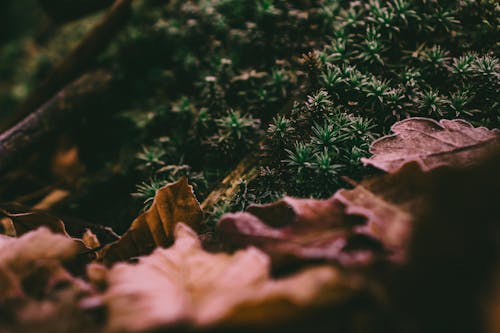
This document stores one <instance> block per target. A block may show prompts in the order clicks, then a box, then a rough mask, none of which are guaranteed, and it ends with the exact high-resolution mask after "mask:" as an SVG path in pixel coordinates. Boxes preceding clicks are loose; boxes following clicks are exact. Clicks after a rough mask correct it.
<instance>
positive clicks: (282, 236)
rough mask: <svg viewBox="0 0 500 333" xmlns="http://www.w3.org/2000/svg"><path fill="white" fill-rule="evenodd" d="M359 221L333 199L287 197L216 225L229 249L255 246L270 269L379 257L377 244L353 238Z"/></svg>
mask: <svg viewBox="0 0 500 333" xmlns="http://www.w3.org/2000/svg"><path fill="white" fill-rule="evenodd" d="M361 223H363V219H361V218H359V217H358V216H355V215H348V214H346V212H345V209H344V205H343V203H342V202H340V201H339V200H337V198H335V197H332V198H330V199H328V200H314V199H295V198H290V197H286V198H284V199H282V200H280V201H278V202H276V203H273V204H269V205H254V206H250V207H249V208H248V211H247V212H245V213H233V214H226V215H224V216H223V217H222V218H221V220H220V221H219V223H218V225H217V227H218V231H219V232H220V234H221V238H222V241H223V242H224V243H225V244H226V245H229V246H230V247H231V248H242V247H245V246H247V245H254V246H257V247H259V248H260V249H262V250H263V251H265V252H266V253H268V254H269V255H270V256H271V257H272V259H273V265H275V266H278V267H280V266H283V265H287V264H289V263H294V262H296V261H319V260H327V261H336V262H339V263H341V264H343V265H364V264H367V263H371V262H372V261H373V260H374V259H376V257H378V256H379V255H381V254H382V251H381V250H382V248H381V246H380V244H379V243H378V242H377V241H376V240H374V239H371V238H368V237H364V236H363V235H360V234H356V233H355V229H354V227H355V226H356V225H359V224H361Z"/></svg>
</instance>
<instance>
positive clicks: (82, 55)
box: [0, 0, 132, 131]
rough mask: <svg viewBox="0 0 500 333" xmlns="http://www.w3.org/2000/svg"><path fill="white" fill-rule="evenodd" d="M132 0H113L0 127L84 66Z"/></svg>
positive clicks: (120, 22)
mask: <svg viewBox="0 0 500 333" xmlns="http://www.w3.org/2000/svg"><path fill="white" fill-rule="evenodd" d="M131 2H132V0H116V1H115V3H114V4H113V6H112V7H111V9H110V10H109V12H108V13H107V14H106V16H105V17H104V18H103V19H102V20H101V21H100V22H99V23H98V24H97V25H96V26H95V27H94V28H93V29H92V30H91V31H90V32H89V33H88V34H87V35H86V36H85V37H84V38H83V39H82V41H81V42H80V43H79V44H78V46H77V47H76V48H75V49H74V50H73V51H72V52H71V53H70V54H69V55H68V56H67V57H66V58H65V59H64V60H63V61H62V62H61V63H59V64H58V65H57V66H56V67H55V68H54V69H53V70H52V72H51V73H50V74H49V76H48V77H47V78H46V79H45V80H44V81H43V82H42V83H41V84H40V85H39V86H38V87H37V88H36V89H35V90H34V91H33V92H32V93H31V94H30V95H28V97H27V98H26V100H25V101H24V102H23V103H22V105H21V106H20V107H19V109H18V110H17V111H16V112H14V113H13V115H12V116H11V117H10V118H7V119H5V120H3V123H2V124H1V125H0V131H3V130H5V129H6V128H8V127H9V126H12V125H13V124H14V123H16V122H18V121H19V120H21V119H22V118H24V117H26V116H27V115H28V114H29V113H30V112H32V111H33V110H34V109H36V108H38V107H40V105H42V104H43V103H44V102H46V101H47V100H49V98H51V97H52V96H53V95H54V94H55V93H56V92H57V91H59V90H60V89H61V88H62V87H63V86H64V85H66V84H68V83H69V82H70V81H71V80H74V79H75V77H76V76H77V75H78V74H80V73H81V72H82V71H83V70H85V69H86V68H87V66H88V65H89V63H91V61H92V60H94V59H95V57H96V56H97V55H98V54H99V53H100V52H101V51H102V50H103V49H104V47H105V46H106V45H107V44H108V43H109V41H110V40H111V39H112V38H113V36H114V35H115V33H116V32H117V31H118V30H119V28H121V26H122V25H123V24H124V22H125V21H126V19H127V17H128V16H129V13H130V4H131Z"/></svg>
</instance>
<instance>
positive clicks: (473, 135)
mask: <svg viewBox="0 0 500 333" xmlns="http://www.w3.org/2000/svg"><path fill="white" fill-rule="evenodd" d="M391 130H392V132H394V134H392V135H388V136H385V137H382V138H380V139H378V140H376V141H375V142H373V144H372V145H371V147H370V151H371V153H372V154H373V156H372V157H371V158H368V159H366V158H364V159H362V161H363V163H364V164H365V165H372V166H374V167H376V168H378V169H381V170H384V171H386V172H395V171H396V170H398V169H399V168H401V167H402V166H403V165H404V164H406V163H408V162H412V161H415V162H417V163H418V164H419V165H420V166H421V167H422V169H423V170H424V171H428V170H431V169H434V168H436V167H439V166H445V165H453V166H460V167H467V166H470V165H473V164H474V163H476V162H477V161H478V160H479V158H480V157H481V156H483V155H485V154H486V153H487V152H488V151H490V150H492V149H493V148H494V147H495V146H496V147H497V146H498V145H499V143H500V131H499V130H497V129H494V130H489V129H487V128H484V127H477V128H474V127H473V126H472V125H471V124H469V123H468V122H466V121H463V120H459V119H456V120H441V121H439V122H437V121H435V120H432V119H428V118H410V119H406V120H403V121H400V122H397V123H396V124H394V125H393V126H392V128H391Z"/></svg>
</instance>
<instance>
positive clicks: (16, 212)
mask: <svg viewBox="0 0 500 333" xmlns="http://www.w3.org/2000/svg"><path fill="white" fill-rule="evenodd" d="M0 214H2V215H4V216H6V217H7V218H9V219H10V220H11V221H12V224H13V226H14V229H15V232H16V235H17V236H21V235H23V234H25V233H27V232H29V231H32V230H35V229H37V228H39V227H41V226H44V227H46V228H48V229H50V230H51V231H52V232H54V233H60V234H63V235H65V236H67V237H70V236H69V234H68V233H67V232H66V228H65V226H64V223H63V222H62V221H61V220H60V219H58V218H57V217H55V216H53V215H50V214H48V213H45V212H43V211H26V210H25V209H22V208H21V207H16V206H12V205H11V206H10V207H8V209H4V208H0Z"/></svg>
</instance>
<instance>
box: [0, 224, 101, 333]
mask: <svg viewBox="0 0 500 333" xmlns="http://www.w3.org/2000/svg"><path fill="white" fill-rule="evenodd" d="M83 249H84V247H83V246H82V245H81V244H79V243H77V242H74V241H72V240H71V239H69V238H68V237H66V236H64V235H61V234H54V233H52V232H51V231H49V230H48V229H47V228H45V227H42V228H39V229H37V230H35V231H30V232H28V233H26V234H24V235H22V236H21V237H20V238H13V237H7V236H1V237H0V327H2V332H63V331H75V328H77V329H78V330H79V331H80V332H83V331H86V328H87V327H89V328H90V327H91V323H90V322H86V321H85V317H84V316H83V315H82V313H81V311H80V309H79V307H78V301H79V299H81V298H82V297H84V296H88V295H91V294H92V293H93V289H92V287H91V285H89V284H88V283H85V282H84V281H83V280H80V279H77V278H75V277H74V276H72V275H71V274H70V273H69V272H68V271H67V270H66V269H65V268H64V266H63V263H64V262H67V261H69V260H72V259H74V258H75V257H76V256H77V255H78V254H79V253H80V252H81V251H82V250H83Z"/></svg>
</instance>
